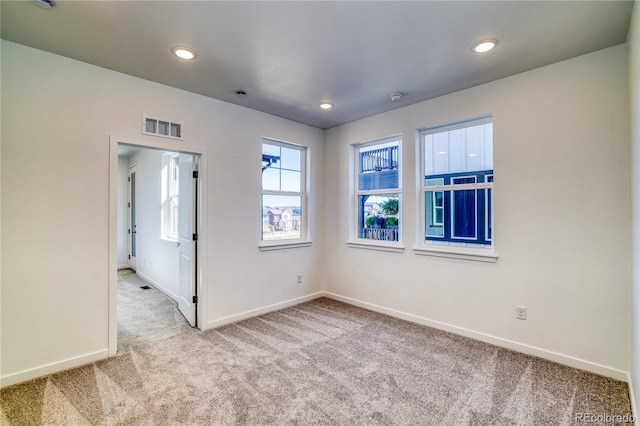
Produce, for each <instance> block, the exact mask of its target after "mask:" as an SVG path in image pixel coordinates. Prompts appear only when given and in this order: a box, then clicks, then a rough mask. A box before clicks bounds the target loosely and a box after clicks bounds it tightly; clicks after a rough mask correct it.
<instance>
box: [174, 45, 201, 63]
mask: <svg viewBox="0 0 640 426" xmlns="http://www.w3.org/2000/svg"><path fill="white" fill-rule="evenodd" d="M171 51H172V52H173V54H174V55H176V56H177V57H178V58H180V59H186V60H190V59H193V58H195V57H196V52H195V51H194V50H192V49H189V48H188V47H183V46H176V47H174V48H172V49H171Z"/></svg>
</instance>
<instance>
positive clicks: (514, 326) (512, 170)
mask: <svg viewBox="0 0 640 426" xmlns="http://www.w3.org/2000/svg"><path fill="white" fill-rule="evenodd" d="M626 58H627V55H626V46H625V45H620V46H617V47H613V48H609V49H606V50H603V51H599V52H596V53H593V54H589V55H585V56H582V57H578V58H575V59H572V60H568V61H564V62H561V63H557V64H555V65H551V66H547V67H544V68H539V69H536V70H533V71H530V72H527V73H524V74H520V75H516V76H513V77H509V78H505V79H502V80H499V81H495V82H493V83H489V84H485V85H482V86H478V87H475V88H472V89H468V90H464V91H460V92H457V93H453V94H450V95H447V96H443V97H440V98H437V99H433V100H430V101H426V102H422V103H418V104H414V105H411V106H407V107H405V108H400V109H397V110H394V111H391V112H388V113H384V114H380V115H376V116H373V117H369V118H366V119H363V120H359V121H356V122H354V123H350V124H346V125H343V126H340V127H337V128H333V129H330V130H328V131H327V132H326V136H325V142H326V146H325V165H326V179H325V184H326V191H325V201H324V209H323V214H324V215H325V216H327V217H333V218H334V220H333V221H332V223H335V224H337V226H334V227H330V226H328V227H327V228H326V229H325V235H326V243H327V248H328V251H327V256H328V257H327V260H326V263H327V265H331V267H330V268H327V274H328V286H327V287H328V288H327V289H328V291H329V292H332V293H334V294H336V295H339V296H342V297H344V298H348V300H350V301H352V302H354V301H355V302H357V303H362V304H365V305H367V306H370V307H375V306H378V307H379V308H380V309H389V310H394V311H395V313H396V314H408V315H409V316H412V318H413V319H414V320H417V321H422V322H426V323H431V324H434V325H436V326H439V327H442V328H447V329H453V330H455V331H458V332H460V333H463V334H467V335H471V336H474V337H476V338H480V339H484V340H489V341H493V342H496V343H499V344H503V345H505V346H510V347H515V348H517V349H519V350H522V351H525V352H530V353H535V354H538V355H541V356H545V357H548V358H552V359H558V360H561V361H563V362H568V363H572V364H573V365H578V366H581V367H583V368H589V369H591V370H593V371H599V372H601V373H603V374H609V375H613V376H616V377H619V378H626V371H628V363H629V297H628V296H629V282H630V254H629V247H630V236H629V229H630V218H629V216H630V200H629V191H630V168H629V159H628V158H629V119H628V95H627V94H628V85H627V63H626ZM484 114H493V122H494V167H495V179H496V181H495V187H494V188H495V249H496V252H497V254H498V255H499V259H498V261H497V263H495V264H489V263H481V262H473V261H468V260H455V259H449V258H437V257H430V256H420V255H416V254H414V253H413V251H412V247H413V246H414V245H415V244H416V242H415V241H416V235H417V233H418V232H417V230H416V219H415V217H416V204H417V199H416V193H415V179H416V176H415V155H416V152H415V134H416V129H417V128H420V127H424V126H435V125H438V124H442V123H449V122H453V121H456V120H461V119H465V118H470V117H477V116H481V115H484ZM398 133H401V134H402V135H403V143H402V160H403V164H402V184H403V203H404V208H403V213H402V220H401V223H403V224H404V226H403V233H402V238H403V242H404V245H405V250H404V252H402V253H389V252H379V251H371V250H363V249H359V248H352V247H348V246H347V244H346V241H347V240H348V239H349V221H350V220H349V210H350V203H351V201H350V191H351V188H350V187H349V184H348V183H349V164H350V159H349V145H350V144H352V143H355V142H361V141H367V140H372V139H377V138H381V137H384V136H387V135H392V134H398ZM335 218H337V219H335ZM516 305H524V306H526V307H527V313H528V317H527V320H526V321H522V320H516V318H515V312H514V308H515V306H516Z"/></svg>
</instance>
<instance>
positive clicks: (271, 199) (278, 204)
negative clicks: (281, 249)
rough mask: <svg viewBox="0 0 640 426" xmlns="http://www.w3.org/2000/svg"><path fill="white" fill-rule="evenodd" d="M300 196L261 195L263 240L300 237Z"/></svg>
mask: <svg viewBox="0 0 640 426" xmlns="http://www.w3.org/2000/svg"><path fill="white" fill-rule="evenodd" d="M301 204H302V197H300V196H285V195H263V196H262V239H263V240H264V241H273V240H284V239H294V238H300V235H301V226H302V221H301V211H300V206H301Z"/></svg>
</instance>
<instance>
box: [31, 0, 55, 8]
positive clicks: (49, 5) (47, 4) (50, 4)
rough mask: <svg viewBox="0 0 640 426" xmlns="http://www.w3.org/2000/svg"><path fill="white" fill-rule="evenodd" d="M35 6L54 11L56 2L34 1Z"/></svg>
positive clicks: (52, 0)
mask: <svg viewBox="0 0 640 426" xmlns="http://www.w3.org/2000/svg"><path fill="white" fill-rule="evenodd" d="M33 4H35V5H36V6H38V7H39V8H42V9H53V8H54V7H55V5H56V2H55V0H33Z"/></svg>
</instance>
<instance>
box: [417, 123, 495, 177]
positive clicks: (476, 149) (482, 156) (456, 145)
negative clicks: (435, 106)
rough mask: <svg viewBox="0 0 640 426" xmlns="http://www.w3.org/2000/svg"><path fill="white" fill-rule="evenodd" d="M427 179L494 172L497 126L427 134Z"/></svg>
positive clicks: (425, 165) (424, 141)
mask: <svg viewBox="0 0 640 426" xmlns="http://www.w3.org/2000/svg"><path fill="white" fill-rule="evenodd" d="M423 144H424V146H423V149H424V169H425V170H424V172H425V175H427V176H428V175H438V174H448V173H459V172H467V171H479V170H491V169H493V123H484V124H478V125H475V126H470V127H466V128H462V129H454V130H447V131H443V132H436V133H430V134H425V135H424V139H423Z"/></svg>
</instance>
